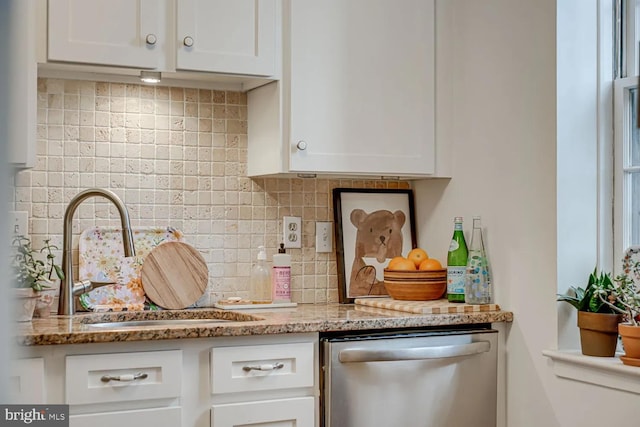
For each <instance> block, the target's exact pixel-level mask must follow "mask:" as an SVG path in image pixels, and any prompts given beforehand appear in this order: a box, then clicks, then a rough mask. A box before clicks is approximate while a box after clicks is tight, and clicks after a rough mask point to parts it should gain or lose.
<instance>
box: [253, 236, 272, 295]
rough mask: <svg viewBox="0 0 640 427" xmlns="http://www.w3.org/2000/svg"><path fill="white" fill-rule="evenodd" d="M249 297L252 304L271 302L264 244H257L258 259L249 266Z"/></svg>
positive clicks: (269, 273)
mask: <svg viewBox="0 0 640 427" xmlns="http://www.w3.org/2000/svg"><path fill="white" fill-rule="evenodd" d="M250 299H251V302H252V303H253V304H271V272H270V271H269V267H268V266H267V252H266V250H265V248H264V246H258V259H257V261H256V263H255V264H254V265H253V267H252V268H251V297H250Z"/></svg>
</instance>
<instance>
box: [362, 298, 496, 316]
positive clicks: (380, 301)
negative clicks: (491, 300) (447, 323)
mask: <svg viewBox="0 0 640 427" xmlns="http://www.w3.org/2000/svg"><path fill="white" fill-rule="evenodd" d="M354 302H355V304H360V305H366V306H368V307H376V308H386V309H387V310H397V311H405V312H407V313H415V314H455V313H478V312H485V311H499V310H500V306H499V305H498V304H460V303H451V302H449V301H447V299H445V298H443V299H438V300H432V301H401V300H395V299H393V298H356V300H355V301H354Z"/></svg>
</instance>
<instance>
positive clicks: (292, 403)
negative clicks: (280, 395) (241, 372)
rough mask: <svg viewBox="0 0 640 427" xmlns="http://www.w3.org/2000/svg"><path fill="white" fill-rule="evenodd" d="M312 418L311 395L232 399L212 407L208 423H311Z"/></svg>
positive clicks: (304, 426)
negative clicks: (244, 399)
mask: <svg viewBox="0 0 640 427" xmlns="http://www.w3.org/2000/svg"><path fill="white" fill-rule="evenodd" d="M314 419H315V402H314V399H313V397H297V398H292V399H281V400H265V401H259V402H247V403H231V404H225V405H213V407H212V408H211V425H212V426H215V427H240V426H248V425H257V424H260V426H264V427H268V426H273V427H276V426H277V427H284V426H290V427H314V425H315V421H314Z"/></svg>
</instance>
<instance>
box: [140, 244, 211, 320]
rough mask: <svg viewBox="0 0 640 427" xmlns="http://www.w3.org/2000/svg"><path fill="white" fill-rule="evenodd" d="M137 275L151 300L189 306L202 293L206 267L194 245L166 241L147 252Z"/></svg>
mask: <svg viewBox="0 0 640 427" xmlns="http://www.w3.org/2000/svg"><path fill="white" fill-rule="evenodd" d="M140 277H141V280H142V287H143V288H144V292H145V293H146V294H147V296H148V297H149V299H150V300H151V301H153V302H154V303H155V304H157V305H159V306H160V307H162V308H168V309H174V310H175V309H181V308H186V307H189V306H190V305H192V304H193V303H195V302H196V301H197V300H198V299H199V298H200V297H201V296H202V295H204V293H205V290H206V288H207V282H208V280H209V269H208V268H207V263H206V262H205V261H204V258H202V255H200V253H199V252H198V251H197V250H196V249H195V248H194V247H193V246H191V245H188V244H186V243H182V242H166V243H163V244H161V245H159V246H157V247H155V248H154V249H153V250H152V251H151V252H150V253H149V255H147V257H146V258H145V260H144V263H143V264H142V271H141V274H140Z"/></svg>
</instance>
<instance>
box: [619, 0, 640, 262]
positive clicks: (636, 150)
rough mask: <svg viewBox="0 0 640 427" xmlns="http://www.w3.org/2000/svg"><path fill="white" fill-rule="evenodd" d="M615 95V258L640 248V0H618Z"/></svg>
mask: <svg viewBox="0 0 640 427" xmlns="http://www.w3.org/2000/svg"><path fill="white" fill-rule="evenodd" d="M616 7H617V8H618V10H617V13H616V18H617V23H618V25H617V30H616V32H617V34H618V37H617V43H616V54H617V64H618V67H617V68H618V69H617V70H616V77H617V78H616V81H615V94H614V103H615V105H614V112H615V124H614V139H615V145H614V171H615V172H614V214H613V215H614V257H615V260H620V259H621V258H622V252H623V251H624V250H625V249H626V248H627V247H628V246H630V245H640V129H638V114H639V111H638V110H639V108H638V107H639V105H638V102H639V100H638V97H639V96H640V93H639V91H638V70H639V63H638V62H639V61H638V59H640V55H639V49H638V48H639V46H640V0H618V2H617V5H616Z"/></svg>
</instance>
